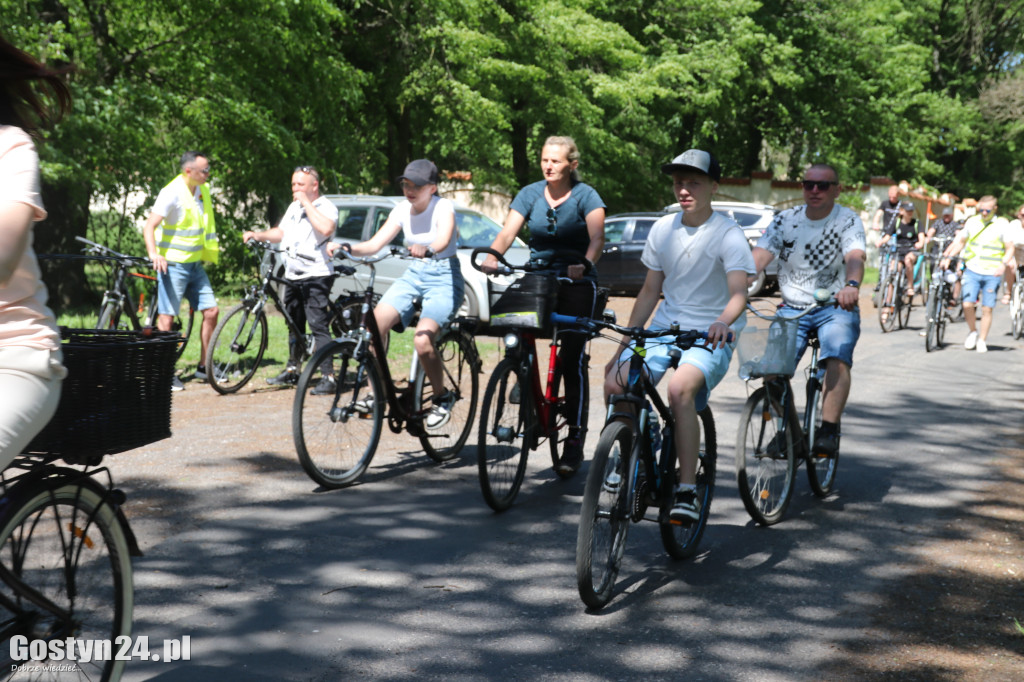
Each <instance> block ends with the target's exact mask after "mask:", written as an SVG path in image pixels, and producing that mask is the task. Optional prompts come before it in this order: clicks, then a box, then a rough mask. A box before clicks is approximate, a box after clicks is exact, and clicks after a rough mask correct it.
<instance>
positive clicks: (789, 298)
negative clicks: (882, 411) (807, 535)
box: [754, 163, 865, 456]
mask: <svg viewBox="0 0 1024 682" xmlns="http://www.w3.org/2000/svg"><path fill="white" fill-rule="evenodd" d="M803 186H804V201H805V204H804V205H803V206H797V207H795V208H791V209H789V210H787V211H783V212H782V213H780V214H779V215H777V216H776V217H775V220H774V221H772V224H771V225H770V226H769V227H768V229H767V230H765V233H764V234H763V235H762V236H761V239H760V240H758V242H757V246H755V247H754V263H755V264H756V265H757V271H758V272H761V271H763V270H764V268H765V267H766V266H767V265H768V263H770V262H771V261H772V260H773V259H774V258H778V259H779V289H780V290H781V292H782V302H783V307H782V308H781V309H780V314H783V315H784V314H785V311H786V309H787V308H788V309H798V310H803V309H805V308H807V307H808V306H810V305H813V304H814V292H815V291H816V290H817V289H827V290H828V292H829V293H830V294H832V295H834V296H835V298H836V300H837V301H838V302H839V307H838V308H836V307H832V306H827V307H822V308H819V309H817V310H815V311H814V312H811V313H808V314H807V315H805V316H804V317H802V318H800V332H799V335H798V339H797V354H798V355H797V359H799V356H800V355H802V354H803V352H804V349H805V348H806V346H807V335H808V333H809V332H810V331H812V330H815V331H817V334H818V340H819V341H820V343H821V360H822V363H823V364H824V365H825V379H824V382H823V383H824V390H823V394H822V409H821V412H822V423H821V428H820V429H819V430H818V435H817V437H815V439H814V443H813V444H812V446H811V447H812V451H813V454H815V455H819V456H835V455H836V454H838V452H839V433H840V429H839V421H840V417H842V414H843V408H845V407H846V399H847V398H848V397H849V395H850V368H851V367H852V366H853V349H854V346H856V345H857V339H858V338H860V309H859V308H858V307H857V302H858V299H859V289H860V282H861V278H862V277H863V276H864V257H865V238H864V223H862V222H861V219H860V217H859V216H858V215H857V214H856V213H854V212H853V211H852V210H850V209H848V208H846V207H844V206H839V205H837V204H836V199H837V198H838V197H839V174H838V173H837V172H836V170H835V168H833V167H832V166H829V165H828V164H824V163H818V164H814V165H813V166H811V167H810V168H808V169H807V171H806V172H805V173H804V180H803Z"/></svg>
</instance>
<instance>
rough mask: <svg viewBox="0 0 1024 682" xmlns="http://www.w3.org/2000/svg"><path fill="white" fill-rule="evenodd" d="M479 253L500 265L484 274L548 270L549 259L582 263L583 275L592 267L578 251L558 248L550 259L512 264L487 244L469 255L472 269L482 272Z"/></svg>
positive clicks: (509, 273)
mask: <svg viewBox="0 0 1024 682" xmlns="http://www.w3.org/2000/svg"><path fill="white" fill-rule="evenodd" d="M481 253H485V254H489V255H491V256H494V257H495V258H497V259H498V262H499V263H501V267H499V268H497V269H496V270H495V271H494V273H484V274H495V275H511V274H514V273H515V272H517V271H518V272H538V271H541V270H550V269H551V261H552V260H572V261H576V262H575V263H573V265H577V264H578V265H582V266H583V274H584V275H588V274H590V271H591V270H593V269H594V264H593V263H591V262H590V261H589V260H587V257H586V256H581V255H580V254H579V253H577V252H575V251H566V250H562V249H559V250H557V251H555V252H554V254H553V255H552V258H551V260H543V259H542V260H537V261H533V260H531V261H529V262H527V263H523V264H522V265H512V264H511V263H509V262H508V261H507V260H505V256H504V255H503V254H500V253H498V252H497V251H495V250H494V249H492V248H491V247H489V246H478V247H476V248H475V249H473V253H472V255H471V256H470V257H469V262H470V263H471V264H472V265H473V268H474V269H476V270H479V271H480V272H484V269H483V266H482V264H480V263H478V262H477V259H476V257H477V255H479V254H481Z"/></svg>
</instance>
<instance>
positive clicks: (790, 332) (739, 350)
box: [736, 315, 800, 380]
mask: <svg viewBox="0 0 1024 682" xmlns="http://www.w3.org/2000/svg"><path fill="white" fill-rule="evenodd" d="M747 319H748V322H747V326H746V328H745V329H744V330H743V331H742V332H741V333H740V338H739V341H737V343H736V354H737V355H738V356H739V359H740V366H739V375H740V378H741V379H744V380H745V379H755V378H758V377H765V376H782V375H784V376H790V377H791V376H793V373H794V372H795V371H796V338H797V328H798V327H799V326H800V321H799V320H792V319H791V320H787V319H776V320H775V321H773V322H769V321H767V320H762V319H761V318H760V317H756V316H754V315H748V316H747Z"/></svg>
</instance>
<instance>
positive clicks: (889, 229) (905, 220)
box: [876, 201, 926, 296]
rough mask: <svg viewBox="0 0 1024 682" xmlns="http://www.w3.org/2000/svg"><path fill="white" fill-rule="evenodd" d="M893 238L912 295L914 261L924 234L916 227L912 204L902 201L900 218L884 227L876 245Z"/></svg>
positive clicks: (908, 292) (908, 289)
mask: <svg viewBox="0 0 1024 682" xmlns="http://www.w3.org/2000/svg"><path fill="white" fill-rule="evenodd" d="M893 239H895V240H896V255H897V256H898V257H899V259H900V260H901V261H903V266H904V272H906V273H907V295H908V296H913V295H914V263H916V262H917V257H918V256H919V255H920V253H921V249H922V248H924V242H925V239H926V234H925V233H924V232H920V231H918V229H917V218H916V217H915V211H914V204H912V203H911V202H909V201H904V202H903V203H902V204H900V219H899V221H898V222H897V223H896V224H894V225H891V226H890V225H887V226H886V227H885V231H884V234H883V235H882V238H881V239H879V240H878V243H877V244H876V246H877V247H878V248H879V249H881V248H882V247H883V246H885V245H886V244H888V243H889V242H890V241H892V240H893Z"/></svg>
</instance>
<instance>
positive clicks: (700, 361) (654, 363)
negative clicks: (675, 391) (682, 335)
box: [619, 336, 733, 412]
mask: <svg viewBox="0 0 1024 682" xmlns="http://www.w3.org/2000/svg"><path fill="white" fill-rule="evenodd" d="M675 338H676V337H675V336H659V337H656V338H653V339H647V343H646V346H645V350H646V352H647V356H646V358H645V359H644V363H645V364H646V366H647V371H648V372H650V376H651V383H652V384H654V385H657V384H658V383H659V382H660V381H661V378H662V377H663V376H665V372H667V371H668V368H669V366H670V365H671V362H672V360H671V358H669V355H668V353H669V351H670V350H671V349H672V348H673V345H672V341H674V340H675ZM708 351H710V352H708ZM732 351H733V345H732V344H728V343H727V344H725V345H724V346H722V347H721V348H716V349H715V350H711V349H710V347H709V348H707V349H705V348H703V347H701V346H694V347H693V348H690V349H688V350H684V351H683V355H682V357H681V358H680V359H679V364H680V365H693V366H694V367H696V368H697V369H699V370H700V371H701V373H702V374H703V375H704V387H703V388H702V389H701V390H700V393H698V394H697V400H696V408H697V411H698V412H700V411H701V410H703V409H704V408H705V407H707V404H708V399H709V398H710V397H711V390H712V389H713V388H714V387H715V386H717V385H718V384H719V383H721V381H722V379H724V378H725V375H726V373H727V372H728V371H729V362H730V361H732ZM631 357H633V349H632V348H627V349H626V350H625V351H623V353H622V355H621V356H620V357H619V361H620V363H626V364H629V359H630V358H631Z"/></svg>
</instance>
